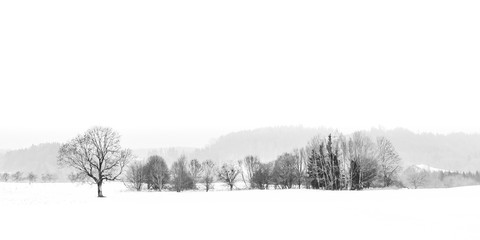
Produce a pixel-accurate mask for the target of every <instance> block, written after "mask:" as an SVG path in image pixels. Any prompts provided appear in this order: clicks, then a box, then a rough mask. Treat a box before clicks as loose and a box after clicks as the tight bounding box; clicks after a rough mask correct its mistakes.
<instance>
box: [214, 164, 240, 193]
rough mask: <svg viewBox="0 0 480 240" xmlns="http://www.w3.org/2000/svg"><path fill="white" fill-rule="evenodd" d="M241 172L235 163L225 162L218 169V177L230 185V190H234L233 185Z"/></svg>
mask: <svg viewBox="0 0 480 240" xmlns="http://www.w3.org/2000/svg"><path fill="white" fill-rule="evenodd" d="M239 173H240V170H239V169H238V168H236V167H235V166H234V165H231V164H223V165H222V167H221V168H220V169H219V171H218V179H220V180H221V181H223V182H225V183H226V184H227V185H228V186H229V187H230V191H232V190H233V186H235V179H236V178H237V176H238V174H239Z"/></svg>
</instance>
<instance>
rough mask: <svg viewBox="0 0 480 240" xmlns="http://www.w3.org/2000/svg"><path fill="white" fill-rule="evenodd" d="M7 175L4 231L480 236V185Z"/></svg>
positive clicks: (135, 235)
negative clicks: (166, 186) (163, 183)
mask: <svg viewBox="0 0 480 240" xmlns="http://www.w3.org/2000/svg"><path fill="white" fill-rule="evenodd" d="M104 193H105V195H106V196H107V198H102V199H99V198H96V189H95V186H92V185H88V184H87V185H81V184H71V183H34V184H28V183H1V184H0V239H62V240H63V239H132V240H133V239H222V240H230V239H243V240H246V239H369V240H370V239H382V240H389V239H435V240H438V239H462V240H465V239H480V227H479V220H480V187H478V186H476V187H462V188H451V189H425V190H407V189H405V190H378V191H359V192H351V191H340V192H331V191H318V190H269V191H261V190H251V191H242V190H239V191H233V192H230V191H214V192H208V193H205V192H182V193H176V192H130V191H127V190H126V189H125V187H124V186H123V184H121V183H107V184H106V185H105V187H104Z"/></svg>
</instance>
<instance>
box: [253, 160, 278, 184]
mask: <svg viewBox="0 0 480 240" xmlns="http://www.w3.org/2000/svg"><path fill="white" fill-rule="evenodd" d="M272 168H273V163H260V165H259V167H258V168H257V169H256V170H255V172H253V176H252V183H253V186H254V187H255V188H258V189H268V185H269V183H270V181H271V176H272V173H271V172H272Z"/></svg>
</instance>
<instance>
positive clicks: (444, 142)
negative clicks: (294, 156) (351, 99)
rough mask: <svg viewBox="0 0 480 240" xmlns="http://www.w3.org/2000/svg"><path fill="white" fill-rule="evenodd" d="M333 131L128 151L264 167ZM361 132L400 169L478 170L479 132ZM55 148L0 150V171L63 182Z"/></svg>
mask: <svg viewBox="0 0 480 240" xmlns="http://www.w3.org/2000/svg"><path fill="white" fill-rule="evenodd" d="M335 132H336V131H335V130H333V129H327V128H305V127H272V128H260V129H255V130H248V131H241V132H234V133H230V134H227V135H224V136H221V137H219V138H218V139H217V140H216V141H214V142H213V143H212V144H210V145H207V146H206V147H204V148H201V149H193V148H183V147H179V148H158V149H133V153H134V154H135V155H136V156H137V157H138V159H140V160H145V159H146V158H147V157H148V156H151V155H159V156H162V157H163V158H164V159H165V161H166V162H167V164H169V165H170V164H171V163H173V162H174V161H175V160H177V159H178V158H179V157H180V156H181V155H182V154H185V155H186V157H188V158H189V159H193V158H196V159H199V160H206V159H211V160H212V161H213V162H217V163H224V162H236V161H238V160H240V159H243V158H244V157H245V156H247V155H255V156H257V157H258V159H259V160H260V161H261V162H265V163H266V162H270V161H273V160H275V159H277V158H278V156H280V155H282V154H283V153H285V152H291V151H292V150H293V149H296V148H301V147H303V146H305V145H306V144H307V143H308V141H310V140H311V139H312V138H313V137H314V136H317V135H321V136H323V137H326V136H328V134H330V133H333V134H335ZM365 134H366V135H368V136H371V137H377V136H384V137H386V138H388V139H389V140H390V141H391V142H392V144H393V145H394V146H395V149H396V150H397V152H398V154H399V155H400V157H401V159H402V163H403V165H404V166H405V167H407V166H410V165H417V164H425V165H428V166H431V167H435V168H439V169H446V170H452V171H472V172H475V171H477V170H480V134H464V133H455V134H448V135H437V134H430V133H428V134H416V133H413V132H411V131H408V130H405V129H394V130H383V129H371V130H370V131H366V132H365ZM0 147H1V146H0ZM59 147H60V144H58V143H43V144H39V145H34V146H31V147H30V148H27V149H21V150H13V151H7V152H3V153H1V152H0V172H11V173H14V172H17V171H22V172H25V173H28V172H34V173H36V174H38V175H41V174H47V173H53V174H56V175H58V176H59V178H60V179H66V176H67V175H68V173H69V171H68V170H67V169H59V168H58V166H57V154H58V149H59Z"/></svg>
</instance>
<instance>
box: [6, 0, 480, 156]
mask: <svg viewBox="0 0 480 240" xmlns="http://www.w3.org/2000/svg"><path fill="white" fill-rule="evenodd" d="M479 13H480V2H479V1H477V0H475V1H458V0H454V1H453V0H452V1H438V0H435V1H419V0H414V1H385V0H379V1H279V0H272V1H262V0H251V1H226V0H219V1H181V0H180V1H119V0H115V1H102V0H92V1H85V0H84V1H66V0H59V1H0V149H2V148H3V149H5V148H7V149H8V148H19V147H27V146H29V145H31V144H37V143H41V142H52V141H65V140H68V139H69V138H72V137H74V136H75V135H76V134H78V133H80V132H83V131H85V130H86V129H88V128H89V127H91V126H94V125H102V126H110V127H113V128H114V129H116V130H118V131H119V132H120V133H121V134H122V135H123V140H124V143H125V145H127V146H129V147H135V148H136V147H161V146H203V145H205V144H206V143H207V142H208V141H210V140H211V139H212V138H215V137H218V136H219V135H221V134H224V133H228V132H230V131H237V130H243V129H251V128H257V127H265V126H278V125H303V126H313V127H317V126H327V127H334V128H338V129H339V130H342V131H346V132H349V131H353V130H356V129H368V128H370V127H374V126H375V127H376V126H383V127H385V128H394V127H404V128H408V129H411V130H413V131H429V132H437V133H448V132H454V131H464V132H480V113H479V110H480V108H479V102H480V95H479V89H480V88H479V87H478V86H477V85H478V84H477V82H479V80H480V44H479V43H480V14H479Z"/></svg>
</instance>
